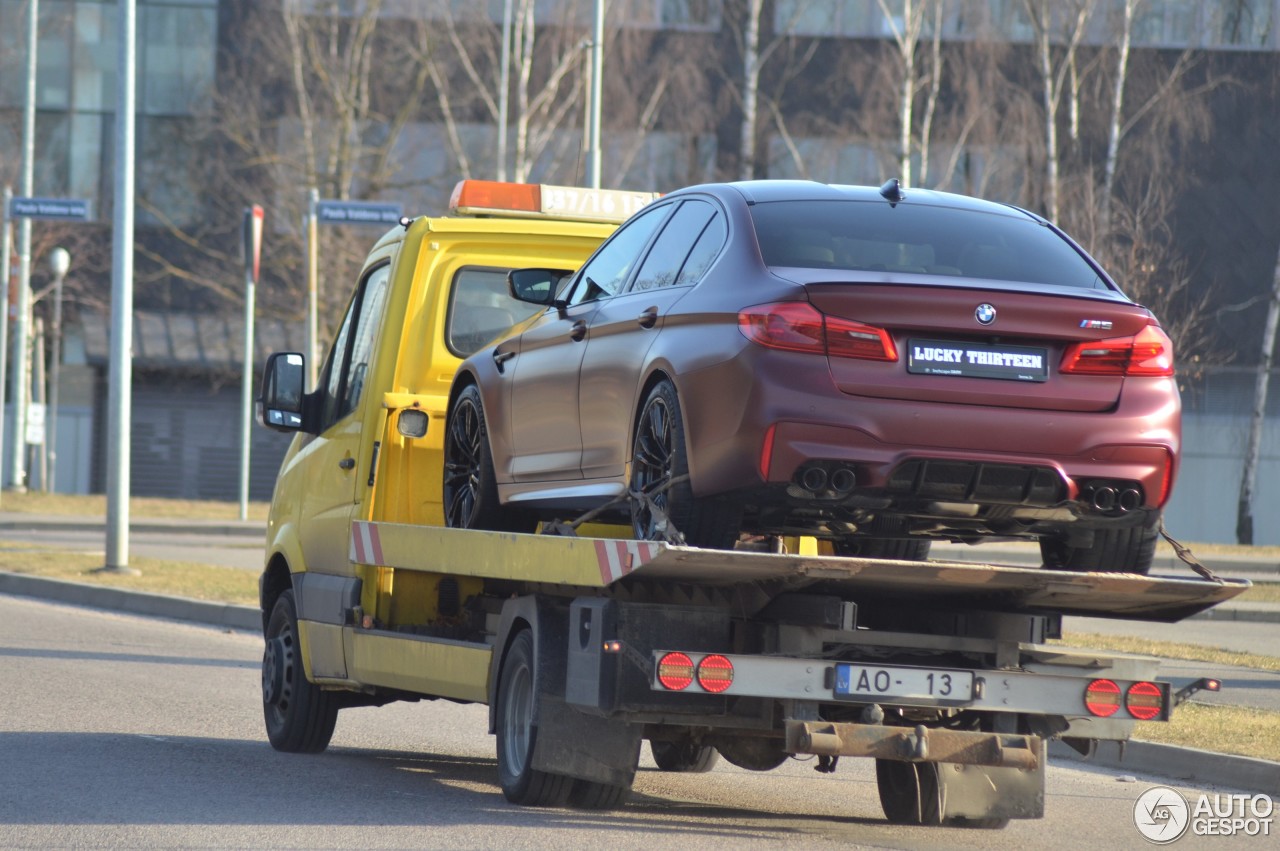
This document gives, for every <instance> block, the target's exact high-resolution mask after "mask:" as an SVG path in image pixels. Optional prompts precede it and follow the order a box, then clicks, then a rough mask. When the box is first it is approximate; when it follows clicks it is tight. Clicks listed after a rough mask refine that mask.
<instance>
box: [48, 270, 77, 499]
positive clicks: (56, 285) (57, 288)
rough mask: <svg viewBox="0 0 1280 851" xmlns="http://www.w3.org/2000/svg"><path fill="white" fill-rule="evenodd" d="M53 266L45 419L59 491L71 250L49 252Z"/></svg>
mask: <svg viewBox="0 0 1280 851" xmlns="http://www.w3.org/2000/svg"><path fill="white" fill-rule="evenodd" d="M49 268H50V269H52V270H53V369H52V374H51V375H50V376H49V385H50V386H49V416H48V418H47V419H46V420H45V427H46V428H47V429H48V437H47V438H46V439H45V445H46V446H47V447H48V452H49V456H48V457H49V481H48V482H45V483H44V486H45V490H47V491H48V492H49V493H56V492H57V490H58V378H59V374H60V373H61V371H62V281H63V279H64V278H66V277H67V272H68V271H69V270H70V269H71V252H69V251H67V249H65V248H63V247H62V246H58V247H57V248H55V249H53V251H51V252H49Z"/></svg>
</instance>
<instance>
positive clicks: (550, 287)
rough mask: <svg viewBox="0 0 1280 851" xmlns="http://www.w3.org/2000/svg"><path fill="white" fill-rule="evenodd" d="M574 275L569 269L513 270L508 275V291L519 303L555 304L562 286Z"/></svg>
mask: <svg viewBox="0 0 1280 851" xmlns="http://www.w3.org/2000/svg"><path fill="white" fill-rule="evenodd" d="M572 274H573V272H572V271H570V270H568V269H512V270H511V271H510V272H508V273H507V291H508V292H510V293H511V297H512V298H514V299H516V300H517V301H527V302H529V303H530V304H542V305H551V304H555V302H556V296H557V295H559V292H560V285H561V284H562V283H563V282H564V279H565V278H567V277H569V276H570V275H572Z"/></svg>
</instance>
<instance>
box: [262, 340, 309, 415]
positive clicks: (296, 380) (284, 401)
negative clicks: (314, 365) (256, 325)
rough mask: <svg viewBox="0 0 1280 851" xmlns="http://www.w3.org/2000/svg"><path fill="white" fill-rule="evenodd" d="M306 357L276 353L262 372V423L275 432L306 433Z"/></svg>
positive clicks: (295, 353) (268, 360)
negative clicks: (304, 408) (304, 413)
mask: <svg viewBox="0 0 1280 851" xmlns="http://www.w3.org/2000/svg"><path fill="white" fill-rule="evenodd" d="M306 362H307V361H306V358H304V357H303V356H302V355H301V354H299V353H298V352H276V353H275V354H273V355H271V356H270V357H269V358H267V365H266V367H265V368H264V369H263V371H262V395H261V396H259V397H258V404H257V412H258V422H259V423H261V424H262V425H264V426H266V427H267V428H269V429H274V430H275V431H286V432H288V431H305V430H306V424H305V422H304V418H303V403H304V399H305V394H304V384H303V382H304V381H305V376H306Z"/></svg>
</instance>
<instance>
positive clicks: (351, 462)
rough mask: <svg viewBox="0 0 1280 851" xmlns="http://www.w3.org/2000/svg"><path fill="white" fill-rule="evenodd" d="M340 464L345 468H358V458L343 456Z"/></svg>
mask: <svg viewBox="0 0 1280 851" xmlns="http://www.w3.org/2000/svg"><path fill="white" fill-rule="evenodd" d="M338 466H339V467H341V468H342V469H344V470H354V469H355V468H356V459H354V458H343V459H342V460H341V461H339V462H338Z"/></svg>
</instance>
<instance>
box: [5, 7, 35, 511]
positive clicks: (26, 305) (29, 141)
mask: <svg viewBox="0 0 1280 851" xmlns="http://www.w3.org/2000/svg"><path fill="white" fill-rule="evenodd" d="M39 19H40V3H39V0H30V4H29V5H28V7H27V100H26V107H25V108H24V110H23V113H22V194H23V196H24V197H27V198H30V197H31V196H32V195H33V194H34V191H33V188H32V187H33V185H34V182H35V180H34V172H35V156H36V154H35V151H36V43H37V38H38V32H39V27H38V26H37V25H38V24H39ZM6 274H8V273H7V272H6ZM30 334H31V219H29V218H26V217H23V218H22V220H21V221H20V222H19V223H18V322H17V325H16V326H15V327H14V329H13V434H12V435H10V436H9V452H10V455H9V487H10V488H12V489H13V490H17V491H23V490H26V478H27V476H26V468H27V458H26V454H27V453H26V450H27V398H28V396H29V394H30V393H31V381H30V380H29V379H28V377H27V376H28V371H29V369H30V367H29V366H28V364H29V363H30V361H29V360H28V359H27V343H28V340H27V338H28V337H29V336H30Z"/></svg>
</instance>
